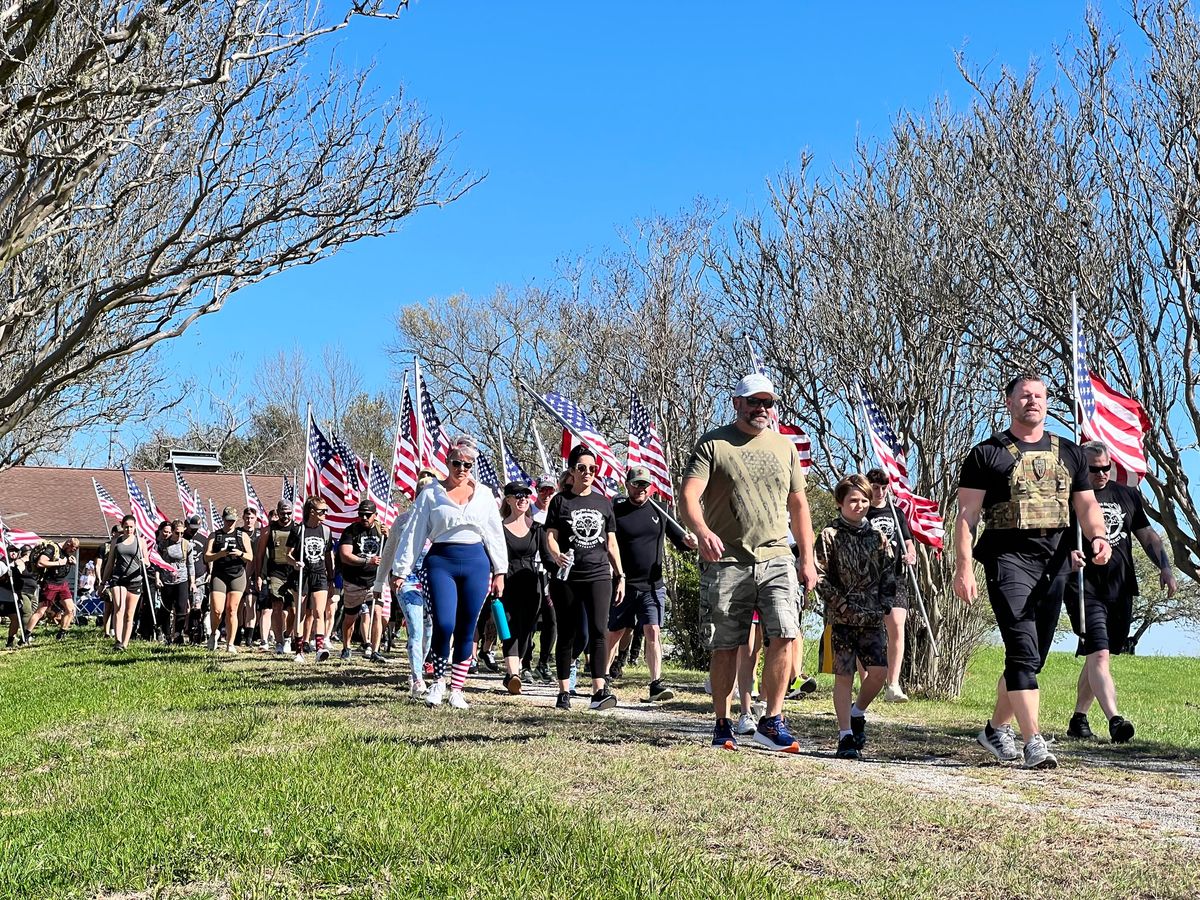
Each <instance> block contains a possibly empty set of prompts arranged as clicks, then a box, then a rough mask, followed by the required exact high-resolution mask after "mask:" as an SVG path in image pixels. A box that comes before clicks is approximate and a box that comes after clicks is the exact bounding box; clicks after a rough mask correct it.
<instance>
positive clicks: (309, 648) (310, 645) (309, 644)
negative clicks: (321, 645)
mask: <svg viewBox="0 0 1200 900" xmlns="http://www.w3.org/2000/svg"><path fill="white" fill-rule="evenodd" d="M304 652H305V653H312V652H313V642H312V641H305V642H304Z"/></svg>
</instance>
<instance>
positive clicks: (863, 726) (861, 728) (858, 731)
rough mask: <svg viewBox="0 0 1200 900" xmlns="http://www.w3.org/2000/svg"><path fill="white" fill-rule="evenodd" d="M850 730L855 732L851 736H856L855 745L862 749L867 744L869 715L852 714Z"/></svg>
mask: <svg viewBox="0 0 1200 900" xmlns="http://www.w3.org/2000/svg"><path fill="white" fill-rule="evenodd" d="M850 730H851V731H853V732H854V734H853V735H851V737H853V738H854V746H855V747H856V748H857V749H859V750H861V749H862V748H863V747H865V746H867V717H866V716H851V717H850Z"/></svg>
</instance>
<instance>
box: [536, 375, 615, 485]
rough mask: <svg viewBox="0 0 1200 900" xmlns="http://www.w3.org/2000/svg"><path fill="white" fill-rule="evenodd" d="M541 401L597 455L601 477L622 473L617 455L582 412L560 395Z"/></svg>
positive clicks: (610, 476) (552, 394)
mask: <svg viewBox="0 0 1200 900" xmlns="http://www.w3.org/2000/svg"><path fill="white" fill-rule="evenodd" d="M542 399H543V400H544V401H545V403H546V405H547V406H548V407H549V408H550V409H551V410H552V411H553V413H554V416H555V418H557V419H558V420H559V421H560V422H561V423H562V425H563V427H564V428H566V429H567V430H568V431H574V432H576V433H577V434H579V435H580V436H582V438H583V442H584V443H586V444H588V446H590V447H591V448H592V449H593V450H594V451H596V453H597V454H599V456H598V460H599V463H600V475H601V476H605V477H609V478H619V477H620V476H621V475H622V474H623V473H624V467H623V466H622V465H621V463H620V461H619V460H618V459H617V455H616V454H615V453H613V450H612V447H610V446H609V443H608V441H606V440H605V439H604V435H602V434H601V433H600V432H599V430H597V428H596V427H595V426H594V425H593V424H592V423H591V421H589V420H588V417H587V416H585V415H584V414H583V410H581V409H580V408H579V407H578V406H576V405H575V404H574V403H573V402H572V401H571V400H569V399H568V398H566V397H564V396H563V395H562V394H556V393H554V392H553V391H551V392H550V393H548V394H546V395H545V396H544V397H542Z"/></svg>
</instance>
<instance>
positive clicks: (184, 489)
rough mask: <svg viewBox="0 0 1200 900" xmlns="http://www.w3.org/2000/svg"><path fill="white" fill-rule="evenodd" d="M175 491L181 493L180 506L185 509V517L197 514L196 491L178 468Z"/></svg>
mask: <svg viewBox="0 0 1200 900" xmlns="http://www.w3.org/2000/svg"><path fill="white" fill-rule="evenodd" d="M175 492H176V493H177V494H179V508H180V509H182V510H183V517H184V518H185V519H186V518H188V517H190V516H194V515H196V505H197V504H196V493H195V491H193V490H192V488H191V486H190V485H189V484H188V483H187V482H186V481H184V480H183V474H182V473H181V472H180V471H179V470H178V469H176V470H175Z"/></svg>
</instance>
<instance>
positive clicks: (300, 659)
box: [292, 653, 308, 663]
mask: <svg viewBox="0 0 1200 900" xmlns="http://www.w3.org/2000/svg"><path fill="white" fill-rule="evenodd" d="M292 662H298V663H305V662H308V660H306V659H305V658H304V654H303V653H297V654H296V655H295V657H293V659H292Z"/></svg>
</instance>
